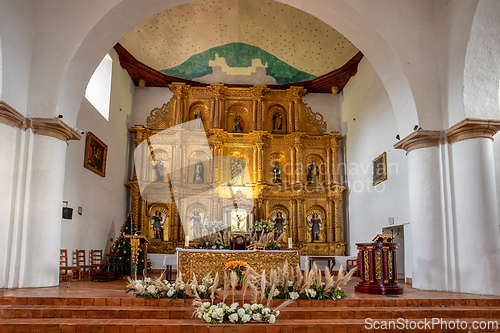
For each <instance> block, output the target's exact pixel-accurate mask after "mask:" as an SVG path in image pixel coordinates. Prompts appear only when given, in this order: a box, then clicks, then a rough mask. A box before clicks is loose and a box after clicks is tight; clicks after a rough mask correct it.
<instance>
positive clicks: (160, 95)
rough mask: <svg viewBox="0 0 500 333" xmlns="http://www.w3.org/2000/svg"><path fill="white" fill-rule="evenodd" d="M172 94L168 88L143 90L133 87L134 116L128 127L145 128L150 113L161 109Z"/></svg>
mask: <svg viewBox="0 0 500 333" xmlns="http://www.w3.org/2000/svg"><path fill="white" fill-rule="evenodd" d="M173 95H174V94H173V93H172V92H171V91H170V89H169V88H149V87H147V88H144V89H141V88H139V87H135V95H134V106H133V110H134V114H133V117H132V123H130V124H129V125H130V126H131V127H132V126H134V125H143V126H147V122H146V120H147V118H148V117H149V115H150V114H151V111H152V110H153V109H156V108H161V107H162V106H163V104H164V103H168V102H169V101H170V99H171V98H172V96H173Z"/></svg>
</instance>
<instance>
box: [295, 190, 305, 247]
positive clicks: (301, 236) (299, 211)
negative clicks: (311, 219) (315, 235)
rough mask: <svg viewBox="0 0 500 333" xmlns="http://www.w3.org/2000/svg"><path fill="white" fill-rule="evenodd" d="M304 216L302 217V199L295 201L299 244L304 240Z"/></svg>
mask: <svg viewBox="0 0 500 333" xmlns="http://www.w3.org/2000/svg"><path fill="white" fill-rule="evenodd" d="M305 224H306V222H305V216H304V199H302V198H298V199H297V241H298V242H299V243H304V242H305V241H306V238H305V231H304V228H305Z"/></svg>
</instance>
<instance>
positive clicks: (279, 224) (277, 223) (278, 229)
mask: <svg viewBox="0 0 500 333" xmlns="http://www.w3.org/2000/svg"><path fill="white" fill-rule="evenodd" d="M271 221H272V222H273V229H274V236H275V238H276V239H277V238H278V237H279V236H281V234H282V233H283V230H284V229H286V214H283V213H282V212H277V213H276V214H273V216H271Z"/></svg>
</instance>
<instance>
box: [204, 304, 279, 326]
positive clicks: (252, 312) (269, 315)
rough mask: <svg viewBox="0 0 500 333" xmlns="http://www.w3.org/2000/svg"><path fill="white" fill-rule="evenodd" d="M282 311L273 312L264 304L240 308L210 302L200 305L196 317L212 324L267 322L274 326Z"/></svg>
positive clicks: (233, 305) (246, 305)
mask: <svg viewBox="0 0 500 333" xmlns="http://www.w3.org/2000/svg"><path fill="white" fill-rule="evenodd" d="M279 314H280V311H279V310H278V309H275V310H272V309H271V308H269V307H267V306H265V305H263V304H256V303H253V304H248V303H245V304H243V306H242V307H239V304H238V303H233V304H231V305H230V306H228V305H226V304H225V303H218V304H216V305H212V304H211V303H210V302H205V303H202V304H199V306H198V308H197V309H196V311H195V315H196V316H197V317H198V318H200V319H202V320H203V321H205V322H207V323H210V324H221V323H231V324H245V323H248V322H264V323H265V322H267V323H271V324H273V323H274V322H275V321H276V317H278V316H279Z"/></svg>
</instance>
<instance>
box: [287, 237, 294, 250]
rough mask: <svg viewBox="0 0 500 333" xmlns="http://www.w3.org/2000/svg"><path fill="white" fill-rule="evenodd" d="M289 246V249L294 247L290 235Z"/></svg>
mask: <svg viewBox="0 0 500 333" xmlns="http://www.w3.org/2000/svg"><path fill="white" fill-rule="evenodd" d="M288 248H289V249H293V246H292V237H288Z"/></svg>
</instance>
